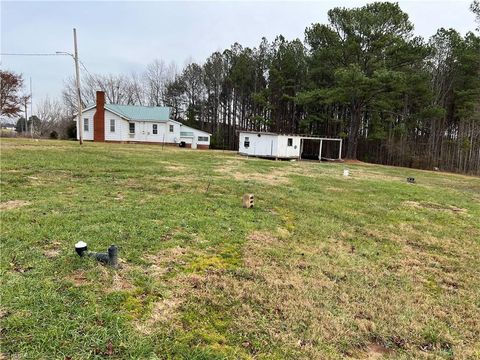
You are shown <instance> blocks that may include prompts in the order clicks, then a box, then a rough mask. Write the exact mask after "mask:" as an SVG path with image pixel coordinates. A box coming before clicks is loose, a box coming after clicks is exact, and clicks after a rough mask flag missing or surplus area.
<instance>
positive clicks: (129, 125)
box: [128, 123, 135, 134]
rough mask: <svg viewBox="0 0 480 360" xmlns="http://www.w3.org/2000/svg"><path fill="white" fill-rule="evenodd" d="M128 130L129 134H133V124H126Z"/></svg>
mask: <svg viewBox="0 0 480 360" xmlns="http://www.w3.org/2000/svg"><path fill="white" fill-rule="evenodd" d="M128 128H129V130H130V134H135V123H130V124H128Z"/></svg>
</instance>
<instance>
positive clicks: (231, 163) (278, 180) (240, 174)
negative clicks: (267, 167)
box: [215, 159, 289, 185]
mask: <svg viewBox="0 0 480 360" xmlns="http://www.w3.org/2000/svg"><path fill="white" fill-rule="evenodd" d="M242 165H243V163H242V162H241V161H239V160H238V159H235V160H227V161H226V162H225V163H224V164H223V165H222V166H218V167H217V168H216V169H215V172H217V173H219V174H221V175H224V176H228V177H232V178H233V179H235V180H237V181H258V182H261V183H263V184H267V185H284V184H288V183H289V179H288V177H287V175H288V172H285V171H283V170H281V169H275V170H271V171H270V172H268V173H260V172H254V171H243V169H242Z"/></svg>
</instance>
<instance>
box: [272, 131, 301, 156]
mask: <svg viewBox="0 0 480 360" xmlns="http://www.w3.org/2000/svg"><path fill="white" fill-rule="evenodd" d="M288 139H292V146H288ZM300 139H301V138H300V137H299V136H288V135H278V157H282V158H296V157H300Z"/></svg>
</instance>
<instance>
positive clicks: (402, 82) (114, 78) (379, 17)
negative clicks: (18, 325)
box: [64, 2, 480, 174]
mask: <svg viewBox="0 0 480 360" xmlns="http://www.w3.org/2000/svg"><path fill="white" fill-rule="evenodd" d="M432 6H434V4H432ZM471 9H472V11H473V12H474V13H475V14H476V16H477V19H478V16H479V7H478V3H477V2H474V3H473V4H472V7H471ZM328 19H329V22H328V24H312V25H311V26H309V27H308V28H306V30H305V38H304V41H301V40H300V39H295V40H287V39H285V38H284V37H283V36H281V35H280V36H278V37H277V38H276V39H275V40H274V41H273V42H269V41H267V39H265V38H263V39H262V40H261V42H260V44H259V45H258V46H257V47H254V48H249V47H243V46H242V45H240V44H238V43H235V44H233V45H232V46H231V47H230V48H229V49H226V50H224V51H223V52H214V53H213V54H211V55H210V57H208V58H207V59H206V60H205V62H204V63H202V64H199V63H195V62H191V63H189V64H188V65H186V66H185V67H184V68H183V69H182V70H181V71H178V70H177V68H176V67H175V66H174V65H170V66H166V65H165V64H164V62H162V61H158V60H156V61H154V62H153V63H151V64H150V65H149V66H148V67H147V69H146V71H145V72H144V73H142V74H130V75H95V74H94V75H91V74H86V76H85V78H84V80H83V87H82V98H83V101H84V102H85V105H86V104H87V103H92V102H94V98H95V90H98V89H102V90H104V91H105V92H106V98H107V101H108V102H112V103H121V104H122V103H123V104H139V105H150V106H170V107H171V108H172V117H173V118H174V119H176V120H178V121H181V122H183V123H186V124H188V125H191V126H194V127H198V128H200V129H203V130H207V131H209V132H210V133H212V146H213V147H217V148H226V149H236V148H237V147H238V134H237V131H238V130H254V131H271V132H279V133H289V134H290V133H291V134H311V135H322V136H330V137H342V138H344V139H345V141H344V154H343V155H344V157H345V158H348V159H359V160H366V161H370V162H376V163H382V164H390V165H400V166H410V167H418V168H426V169H432V168H434V167H438V168H440V169H442V170H448V171H456V172H463V173H473V174H480V37H479V35H478V30H479V29H476V31H477V33H474V32H473V31H472V32H469V33H467V34H466V35H465V36H462V35H461V34H459V33H458V32H457V31H456V30H454V29H443V28H442V29H439V30H438V31H437V33H436V34H435V35H434V36H432V37H431V38H430V39H428V40H424V39H423V38H421V37H418V36H415V35H414V33H413V30H414V27H413V24H412V23H411V22H410V20H409V18H408V15H407V14H406V13H405V12H403V11H402V10H401V8H400V7H399V5H398V4H395V3H384V2H376V3H371V4H368V5H365V6H363V7H359V8H350V9H347V8H334V9H332V10H330V11H329V12H328ZM75 99H76V98H75V90H74V86H73V83H72V82H71V81H69V82H67V83H66V87H65V90H64V100H65V102H66V104H67V105H69V106H70V107H71V108H72V109H74V108H75V101H76V100H75Z"/></svg>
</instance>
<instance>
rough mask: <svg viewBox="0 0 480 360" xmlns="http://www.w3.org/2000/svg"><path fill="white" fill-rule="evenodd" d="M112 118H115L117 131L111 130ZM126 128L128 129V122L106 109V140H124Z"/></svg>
mask: <svg viewBox="0 0 480 360" xmlns="http://www.w3.org/2000/svg"><path fill="white" fill-rule="evenodd" d="M110 120H115V132H111V131H110ZM125 128H127V131H128V122H127V121H126V120H125V119H122V118H121V117H120V116H118V115H115V114H114V113H112V112H110V111H108V110H105V140H106V141H123V140H124V137H123V134H124V132H125Z"/></svg>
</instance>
